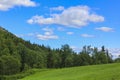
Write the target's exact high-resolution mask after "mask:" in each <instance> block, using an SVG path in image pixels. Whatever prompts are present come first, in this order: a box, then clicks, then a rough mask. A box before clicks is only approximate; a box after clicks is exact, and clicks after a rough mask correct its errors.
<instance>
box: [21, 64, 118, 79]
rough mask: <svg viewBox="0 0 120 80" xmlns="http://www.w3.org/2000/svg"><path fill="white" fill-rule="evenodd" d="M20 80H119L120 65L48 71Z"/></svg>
mask: <svg viewBox="0 0 120 80" xmlns="http://www.w3.org/2000/svg"><path fill="white" fill-rule="evenodd" d="M20 80H120V63H114V64H105V65H93V66H82V67H72V68H63V69H50V70H49V69H48V70H45V71H42V72H37V73H35V74H33V75H31V76H27V77H25V78H23V79H20Z"/></svg>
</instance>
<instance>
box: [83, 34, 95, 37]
mask: <svg viewBox="0 0 120 80" xmlns="http://www.w3.org/2000/svg"><path fill="white" fill-rule="evenodd" d="M81 36H82V37H85V38H93V37H95V36H94V35H90V34H81Z"/></svg>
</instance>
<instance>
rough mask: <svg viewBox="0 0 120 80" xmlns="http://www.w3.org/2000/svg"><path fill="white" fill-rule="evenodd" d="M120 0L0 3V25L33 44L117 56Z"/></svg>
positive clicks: (14, 0)
mask: <svg viewBox="0 0 120 80" xmlns="http://www.w3.org/2000/svg"><path fill="white" fill-rule="evenodd" d="M119 3H120V0H114V1H113V0H100V1H96V0H60V1H59V0H0V26H2V27H4V28H5V29H7V30H9V31H10V32H12V33H14V34H16V35H17V36H19V37H21V38H23V39H25V40H30V41H31V42H32V43H37V44H44V45H46V46H47V45H49V46H51V47H52V48H59V47H61V45H63V44H69V45H70V46H71V47H72V48H74V49H75V50H79V49H80V48H81V47H82V46H84V45H91V46H96V47H101V46H102V45H105V47H107V48H109V50H110V51H111V52H112V53H113V54H114V55H119V53H120V42H119V41H120V38H119V35H120V9H119V8H120V5H119Z"/></svg>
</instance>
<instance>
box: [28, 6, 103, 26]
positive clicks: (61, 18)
mask: <svg viewBox="0 0 120 80" xmlns="http://www.w3.org/2000/svg"><path fill="white" fill-rule="evenodd" d="M56 9H57V8H56ZM102 21H104V17H103V16H100V15H97V14H94V13H92V11H91V9H90V8H89V7H88V6H74V7H69V8H67V9H64V10H63V11H62V12H61V13H59V14H57V13H56V14H55V13H54V14H51V16H50V17H45V16H38V15H37V16H33V17H32V18H31V19H29V20H28V21H27V22H28V23H29V24H43V25H45V24H46V25H49V24H58V25H63V26H67V27H77V28H79V27H83V26H86V25H88V24H89V23H90V22H102Z"/></svg>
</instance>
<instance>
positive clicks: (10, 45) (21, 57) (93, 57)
mask: <svg viewBox="0 0 120 80" xmlns="http://www.w3.org/2000/svg"><path fill="white" fill-rule="evenodd" d="M118 60H119V59H116V60H113V59H112V55H111V53H109V51H108V50H107V49H106V48H105V47H104V46H102V47H101V49H98V48H97V47H92V46H83V48H82V50H81V51H80V52H75V51H74V50H73V49H72V48H70V46H69V45H68V44H64V45H62V46H61V48H58V49H52V48H51V47H49V46H44V45H42V44H41V45H40V44H35V43H31V42H30V41H25V40H23V39H22V38H18V37H17V36H15V35H14V34H12V33H10V32H9V31H7V30H6V29H4V28H2V27H0V75H12V74H17V73H20V72H23V71H26V70H29V69H32V68H39V69H44V68H65V67H74V66H85V65H96V64H107V63H113V62H115V61H118Z"/></svg>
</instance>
